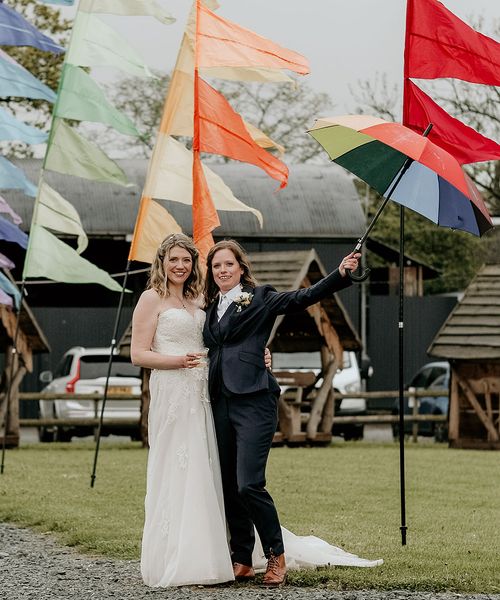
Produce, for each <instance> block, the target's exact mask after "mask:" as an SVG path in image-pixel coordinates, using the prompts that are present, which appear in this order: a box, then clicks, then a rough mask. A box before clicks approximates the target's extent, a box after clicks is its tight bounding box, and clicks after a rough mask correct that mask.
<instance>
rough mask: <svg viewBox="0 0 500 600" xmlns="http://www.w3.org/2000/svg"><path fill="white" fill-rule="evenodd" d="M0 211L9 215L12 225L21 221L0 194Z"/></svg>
mask: <svg viewBox="0 0 500 600" xmlns="http://www.w3.org/2000/svg"><path fill="white" fill-rule="evenodd" d="M0 212H2V213H6V214H8V215H10V218H11V219H12V222H13V223H14V225H20V224H21V223H22V222H23V220H22V219H21V217H20V216H19V215H18V214H17V213H16V212H15V211H14V210H12V207H11V206H10V204H9V203H8V202H7V200H6V199H5V198H3V197H2V196H0ZM0 256H1V255H0ZM1 266H2V265H1V264H0V267H1Z"/></svg>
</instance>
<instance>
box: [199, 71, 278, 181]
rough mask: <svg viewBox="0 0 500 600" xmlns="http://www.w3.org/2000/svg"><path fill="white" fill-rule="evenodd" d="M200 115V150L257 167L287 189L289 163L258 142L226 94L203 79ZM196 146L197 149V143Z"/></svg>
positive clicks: (200, 85)
mask: <svg viewBox="0 0 500 600" xmlns="http://www.w3.org/2000/svg"><path fill="white" fill-rule="evenodd" d="M197 116H198V119H197V120H198V121H199V149H200V151H202V152H211V153H212V154H221V155H222V156H227V157H228V158H234V159H235V160H240V161H242V162H247V163H250V164H252V165H256V166H257V167H260V168H261V169H263V170H264V171H265V172H266V173H267V174H268V175H270V176H271V177H272V178H273V179H276V180H277V181H279V182H280V187H281V188H284V187H285V186H286V184H287V181H288V167H287V166H286V165H285V163H283V162H282V161H281V160H279V159H278V158H276V157H275V156H273V155H272V154H270V153H269V152H266V150H264V149H263V148H261V147H260V146H258V145H257V144H256V143H255V142H254V140H253V139H252V137H251V136H250V134H249V133H248V130H247V128H246V127H245V124H244V122H243V119H242V118H241V117H240V115H239V114H238V113H237V112H235V111H234V110H233V108H232V107H231V105H230V104H229V102H228V101H227V100H226V99H225V98H224V96H223V95H222V94H220V93H219V92H218V91H217V90H215V89H214V88H213V87H211V86H210V85H208V83H206V82H205V81H203V79H201V78H200V79H199V82H198V115H197ZM195 118H196V115H195ZM193 147H195V148H196V147H197V144H196V140H195V141H194V142H193Z"/></svg>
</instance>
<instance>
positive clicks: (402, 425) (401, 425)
mask: <svg viewBox="0 0 500 600" xmlns="http://www.w3.org/2000/svg"><path fill="white" fill-rule="evenodd" d="M404 250H405V209H404V206H403V205H401V206H400V207H399V320H398V343H399V350H398V364H399V373H398V389H399V489H400V497H401V526H400V528H399V529H400V531H401V545H402V546H406V531H407V529H408V527H407V526H406V490H405V421H404V413H405V411H404V374H403V373H404V368H403V367H404V290H405V283H404V260H405V251H404Z"/></svg>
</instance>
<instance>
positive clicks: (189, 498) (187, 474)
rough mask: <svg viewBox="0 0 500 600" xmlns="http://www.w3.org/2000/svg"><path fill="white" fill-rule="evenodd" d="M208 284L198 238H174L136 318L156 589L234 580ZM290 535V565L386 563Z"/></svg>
mask: <svg viewBox="0 0 500 600" xmlns="http://www.w3.org/2000/svg"><path fill="white" fill-rule="evenodd" d="M200 282H201V277H200V274H199V270H198V265H197V251H196V248H195V247H194V245H193V243H192V241H191V240H190V238H188V237H187V236H184V235H182V234H174V235H171V236H169V237H168V238H166V240H164V242H163V243H162V244H161V246H160V248H159V249H158V252H157V256H156V259H155V262H154V263H153V265H152V268H151V277H150V284H149V288H148V289H147V290H146V291H145V292H144V293H143V294H142V295H141V298H140V299H139V302H138V304H137V306H136V309H135V311H134V317H133V321H132V345H131V356H132V361H133V362H134V364H137V365H140V366H143V367H147V368H150V369H152V373H151V378H150V394H151V402H150V408H149V430H148V435H149V446H150V449H149V457H148V467H147V490H146V499H145V524H144V533H143V539H142V553H141V573H142V577H143V579H144V582H145V583H146V584H147V585H149V586H154V587H167V586H181V585H190V584H197V585H203V584H205V585H209V584H210V585H213V584H217V583H222V582H226V581H232V580H233V579H234V575H233V567H232V563H231V557H230V553H229V546H228V542H227V528H226V522H225V516H224V503H223V498H222V483H221V478H220V470H219V458H218V454H217V444H216V438H215V429H214V424H213V418H212V412H211V407H210V402H209V398H208V392H207V378H208V368H207V365H206V364H204V360H205V359H204V357H203V354H204V346H203V336H202V331H203V324H204V321H205V312H204V311H203V310H202V309H201V306H200V300H199V289H200ZM283 538H284V544H285V553H286V560H287V567H288V568H299V567H311V566H319V565H349V566H359V567H371V566H376V565H377V564H380V563H381V562H382V561H368V560H364V559H362V558H359V557H357V556H356V555H353V554H349V553H347V552H345V551H343V550H342V549H340V548H336V547H335V546H331V545H329V544H327V543H326V542H324V541H323V540H320V539H319V538H316V537H314V536H308V537H300V536H295V535H294V534H293V533H291V532H289V531H287V530H286V529H283ZM253 561H254V566H255V567H256V568H257V569H259V568H265V564H266V559H265V557H264V553H263V552H262V549H261V548H260V544H259V543H258V538H257V543H256V548H255V551H254V554H253Z"/></svg>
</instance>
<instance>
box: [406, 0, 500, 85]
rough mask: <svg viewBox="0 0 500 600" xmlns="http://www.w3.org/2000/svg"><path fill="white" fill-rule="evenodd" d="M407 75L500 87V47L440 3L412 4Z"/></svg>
mask: <svg viewBox="0 0 500 600" xmlns="http://www.w3.org/2000/svg"><path fill="white" fill-rule="evenodd" d="M404 75H405V78H407V77H414V78H419V79H436V78H439V77H454V78H456V79H462V80H463V81H470V82H471V83H483V84H487V85H495V86H498V85H500V43H498V42H496V41H495V40H493V39H492V38H489V37H487V36H485V35H483V34H482V33H479V32H477V31H476V30H475V29H472V27H470V26H469V25H467V24H466V23H464V22H463V21H462V20H460V19H459V18H458V17H457V16H455V15H454V14H453V13H452V12H451V11H449V10H448V9H447V8H446V7H445V6H443V4H442V3H441V2H438V0H408V3H407V9H406V43H405V67H404Z"/></svg>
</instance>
